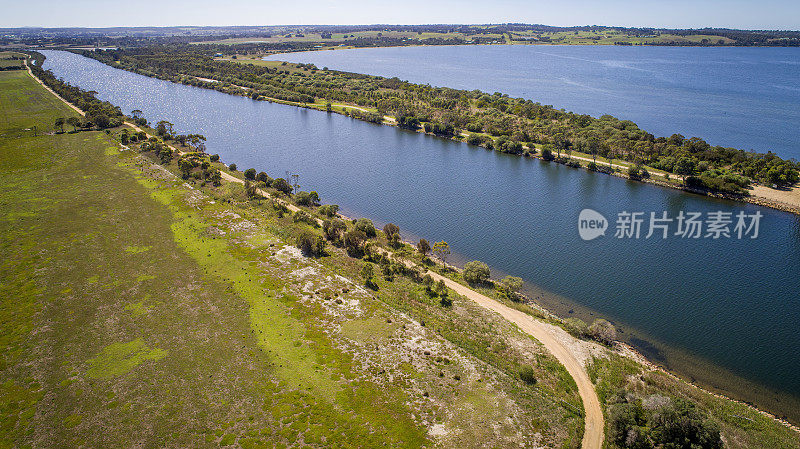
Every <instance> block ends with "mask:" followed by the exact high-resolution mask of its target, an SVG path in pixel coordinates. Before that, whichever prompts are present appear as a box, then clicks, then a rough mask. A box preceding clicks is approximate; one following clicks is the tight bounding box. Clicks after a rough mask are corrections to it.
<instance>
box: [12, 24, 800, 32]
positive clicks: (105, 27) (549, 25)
mask: <svg viewBox="0 0 800 449" xmlns="http://www.w3.org/2000/svg"><path fill="white" fill-rule="evenodd" d="M500 25H529V26H544V27H552V28H588V27H603V28H620V29H653V30H736V31H787V32H792V31H797V32H800V27H798V28H730V27H714V26H702V27H683V28H681V27H678V28H674V27H673V28H668V27H652V26H623V25H600V24H583V25H557V24H547V23H527V22H486V23H477V22H476V23H466V22H465V23H458V22H453V23H446V22H429V23H337V24H322V23H307V24H303V23H281V24H269V25H254V24H242V25H193V24H175V25H110V26H42V25H25V26H11V27H0V29H6V30H9V29H17V30H24V29H43V30H69V29H81V30H113V29H137V28H161V29H166V28H268V27H320V28H322V27H381V26H386V27H398V26H400V27H402V26H407V27H413V26H500Z"/></svg>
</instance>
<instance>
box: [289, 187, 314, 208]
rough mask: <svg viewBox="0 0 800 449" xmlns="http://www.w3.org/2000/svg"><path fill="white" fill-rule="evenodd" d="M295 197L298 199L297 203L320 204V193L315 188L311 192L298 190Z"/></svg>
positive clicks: (302, 204) (305, 204) (306, 204)
mask: <svg viewBox="0 0 800 449" xmlns="http://www.w3.org/2000/svg"><path fill="white" fill-rule="evenodd" d="M294 199H295V201H297V204H299V205H301V206H308V207H310V206H316V205H317V204H319V195H318V194H317V192H316V191H314V190H312V191H311V192H297V195H295V197H294Z"/></svg>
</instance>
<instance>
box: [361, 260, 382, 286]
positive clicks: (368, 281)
mask: <svg viewBox="0 0 800 449" xmlns="http://www.w3.org/2000/svg"><path fill="white" fill-rule="evenodd" d="M373 276H374V271H373V269H372V264H371V263H370V262H364V265H363V266H362V267H361V277H362V278H364V287H367V288H369V289H372V290H377V289H378V284H376V283H375V280H374V279H373Z"/></svg>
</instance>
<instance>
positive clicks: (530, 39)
mask: <svg viewBox="0 0 800 449" xmlns="http://www.w3.org/2000/svg"><path fill="white" fill-rule="evenodd" d="M378 38H384V39H402V40H405V41H406V43H408V44H414V43H417V44H424V43H425V41H426V40H427V39H458V40H462V41H463V42H464V43H476V42H481V43H496V44H551V45H552V44H556V45H614V44H615V43H617V42H625V43H629V44H631V45H654V44H656V45H657V44H673V45H681V44H684V45H694V44H700V43H703V44H709V45H719V44H730V43H732V42H733V40H731V39H729V38H726V37H723V36H711V35H699V34H698V35H686V36H680V35H677V34H668V33H664V34H662V33H656V34H652V35H632V34H629V33H626V32H624V31H622V30H598V31H558V32H541V31H533V30H529V31H521V32H511V33H507V32H491V30H488V31H487V32H486V33H475V34H469V33H461V32H446V33H437V32H423V33H417V32H414V31H374V30H373V31H354V32H352V33H333V34H332V35H331V38H330V39H323V38H322V36H321V35H320V34H319V33H304V34H302V35H300V36H298V34H297V33H287V34H281V35H271V36H270V37H237V38H226V39H218V40H207V41H203V42H196V43H198V44H224V45H236V44H247V43H270V44H277V43H290V42H296V43H306V44H311V43H317V44H318V45H319V46H320V47H321V48H329V47H335V46H337V45H339V44H344V45H345V46H347V45H348V43H354V42H355V41H357V40H360V39H378ZM704 39H705V41H704Z"/></svg>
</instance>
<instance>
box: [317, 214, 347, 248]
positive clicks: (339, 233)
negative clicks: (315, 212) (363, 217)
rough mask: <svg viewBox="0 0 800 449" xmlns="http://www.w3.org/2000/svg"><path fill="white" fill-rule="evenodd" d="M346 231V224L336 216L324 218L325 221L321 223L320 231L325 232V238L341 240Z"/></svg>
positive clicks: (335, 240) (334, 240)
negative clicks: (328, 218)
mask: <svg viewBox="0 0 800 449" xmlns="http://www.w3.org/2000/svg"><path fill="white" fill-rule="evenodd" d="M346 231H347V225H346V224H345V222H344V221H342V220H340V219H338V218H333V219H331V220H325V222H324V223H322V232H323V234H325V238H326V239H328V240H330V241H332V242H338V241H339V240H341V239H342V237H343V236H344V233H345V232H346Z"/></svg>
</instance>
